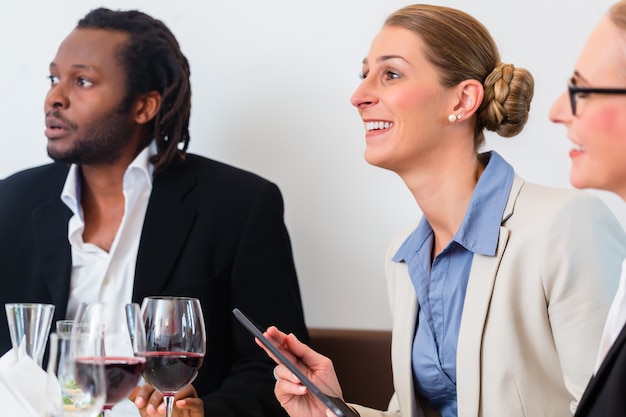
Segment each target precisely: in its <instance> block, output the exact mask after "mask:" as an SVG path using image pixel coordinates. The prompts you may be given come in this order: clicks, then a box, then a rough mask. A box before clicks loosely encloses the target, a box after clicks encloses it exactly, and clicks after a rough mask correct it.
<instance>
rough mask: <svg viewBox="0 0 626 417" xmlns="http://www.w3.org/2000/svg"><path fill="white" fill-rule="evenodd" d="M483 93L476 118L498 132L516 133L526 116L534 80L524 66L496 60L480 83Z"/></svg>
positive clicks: (526, 118)
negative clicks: (496, 62)
mask: <svg viewBox="0 0 626 417" xmlns="http://www.w3.org/2000/svg"><path fill="white" fill-rule="evenodd" d="M483 86H484V89H485V97H484V99H483V103H482V105H481V107H480V109H479V111H478V118H479V120H480V122H481V123H482V125H484V127H485V128H486V129H487V130H491V131H494V132H496V133H498V134H499V135H500V136H504V137H511V136H515V135H517V134H518V133H519V132H520V131H521V130H522V128H523V127H524V125H525V124H526V121H527V120H528V112H529V111H530V102H531V100H532V97H533V91H534V80H533V77H532V75H531V74H530V72H528V71H527V70H525V69H524V68H515V66H514V65H512V64H504V63H502V62H500V63H498V64H497V65H496V66H495V68H494V69H493V70H492V71H491V73H490V74H489V75H488V76H487V78H486V79H485V81H484V83H483Z"/></svg>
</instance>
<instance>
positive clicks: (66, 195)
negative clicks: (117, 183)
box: [61, 140, 157, 219]
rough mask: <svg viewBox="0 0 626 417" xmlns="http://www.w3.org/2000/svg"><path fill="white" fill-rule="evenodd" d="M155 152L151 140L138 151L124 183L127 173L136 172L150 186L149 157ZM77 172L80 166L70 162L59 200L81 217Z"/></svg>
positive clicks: (151, 169) (153, 142) (151, 173)
mask: <svg viewBox="0 0 626 417" xmlns="http://www.w3.org/2000/svg"><path fill="white" fill-rule="evenodd" d="M156 153H157V146H156V142H155V141H154V140H153V141H152V142H150V144H149V145H148V146H146V147H145V148H143V150H142V151H141V152H139V155H137V156H136V157H135V159H133V161H132V162H131V163H130V165H128V167H127V168H126V171H125V172H124V183H126V180H127V178H128V176H129V175H132V173H138V174H139V175H144V176H145V177H146V180H147V184H149V186H150V187H151V186H152V176H153V173H154V165H152V164H151V163H150V158H151V157H152V156H153V155H156ZM79 173H80V166H79V165H77V164H72V165H71V166H70V169H69V171H68V173H67V178H66V179H65V185H64V186H63V190H62V191H61V201H63V203H65V205H66V206H67V207H69V208H70V210H72V212H73V213H74V214H75V215H77V216H79V217H80V218H81V219H82V217H83V215H82V210H81V207H80V203H79V202H80V193H81V191H80V176H79Z"/></svg>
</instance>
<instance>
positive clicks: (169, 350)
mask: <svg viewBox="0 0 626 417" xmlns="http://www.w3.org/2000/svg"><path fill="white" fill-rule="evenodd" d="M141 310H142V312H143V319H144V324H145V331H146V351H145V352H144V353H143V354H142V355H143V356H145V358H146V367H145V370H144V378H145V379H146V381H148V382H149V383H150V384H151V385H152V386H153V387H154V388H155V389H157V390H158V391H160V392H161V393H162V394H163V397H164V401H165V416H166V417H171V415H172V408H173V405H174V396H175V395H176V393H177V392H178V391H180V390H182V389H183V388H185V387H186V386H187V385H189V384H191V382H192V381H193V380H194V379H195V378H196V376H197V375H198V370H199V369H200V366H202V361H203V360H204V354H205V349H206V334H205V330H204V317H203V316H202V308H201V306H200V301H198V300H197V299H196V298H187V297H147V298H144V300H143V303H142V306H141Z"/></svg>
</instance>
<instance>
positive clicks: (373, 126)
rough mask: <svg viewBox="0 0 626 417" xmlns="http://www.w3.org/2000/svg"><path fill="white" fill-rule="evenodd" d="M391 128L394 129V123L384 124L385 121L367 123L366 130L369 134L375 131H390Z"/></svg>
mask: <svg viewBox="0 0 626 417" xmlns="http://www.w3.org/2000/svg"><path fill="white" fill-rule="evenodd" d="M390 127H393V122H384V121H371V122H365V130H367V131H368V132H371V131H373V130H383V129H389V128H390Z"/></svg>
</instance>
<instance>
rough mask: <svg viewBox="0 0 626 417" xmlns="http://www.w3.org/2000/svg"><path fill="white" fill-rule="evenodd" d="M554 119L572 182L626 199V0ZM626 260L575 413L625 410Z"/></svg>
mask: <svg viewBox="0 0 626 417" xmlns="http://www.w3.org/2000/svg"><path fill="white" fill-rule="evenodd" d="M550 118H551V120H552V121H553V122H555V123H561V124H563V125H565V127H567V135H568V137H569V139H570V140H571V141H572V143H573V146H572V149H571V150H570V157H571V159H572V168H571V172H570V181H571V183H572V184H573V185H574V186H575V187H577V188H597V189H601V190H607V191H612V192H614V193H615V194H617V195H618V196H620V197H621V198H622V199H623V200H626V1H621V2H619V3H617V4H615V5H614V6H613V7H612V8H611V9H610V10H609V12H608V14H607V15H606V16H605V17H604V18H603V19H602V20H601V21H600V23H599V24H598V25H597V26H596V28H595V29H594V30H593V32H592V33H591V35H590V36H589V38H588V40H587V43H586V44H585V46H584V48H583V50H582V52H581V54H580V56H579V58H578V61H577V62H576V66H575V69H574V75H573V76H572V78H571V80H570V85H569V87H568V91H567V92H566V93H564V94H563V95H561V97H559V98H558V99H557V101H556V102H555V103H554V105H553V106H552V110H551V111H550ZM625 322H626V262H625V265H624V266H623V267H622V275H621V280H620V284H619V288H618V291H617V293H616V296H615V299H614V300H613V304H612V306H611V308H610V310H609V315H608V317H607V320H606V324H605V326H604V331H603V334H602V338H601V342H600V349H599V352H598V357H597V360H596V366H595V370H594V372H593V375H594V376H593V377H592V378H591V381H590V382H589V385H588V386H587V389H586V390H585V392H584V394H583V396H582V399H581V400H580V404H579V406H578V410H577V412H576V416H577V417H583V416H584V417H591V416H594V417H602V416H607V417H608V416H611V417H614V416H625V415H626V330H625V329H624V323H625Z"/></svg>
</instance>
